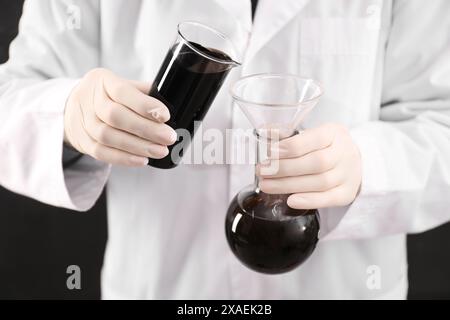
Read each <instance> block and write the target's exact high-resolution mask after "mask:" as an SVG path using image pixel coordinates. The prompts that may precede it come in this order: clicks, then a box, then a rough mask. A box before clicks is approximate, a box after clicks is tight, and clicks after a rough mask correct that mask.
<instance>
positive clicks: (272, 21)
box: [245, 0, 310, 62]
mask: <svg viewBox="0 0 450 320" xmlns="http://www.w3.org/2000/svg"><path fill="white" fill-rule="evenodd" d="M309 1H310V0H277V1H274V0H259V3H258V9H257V10H256V16H255V21H254V25H253V31H252V37H251V40H250V44H249V48H248V50H247V53H246V57H245V61H246V62H248V61H249V60H250V59H252V58H253V57H254V56H255V54H256V53H257V52H258V51H259V50H260V49H261V48H262V47H263V46H264V45H265V44H266V43H267V42H269V40H270V39H271V38H272V37H273V36H274V35H275V34H276V33H277V32H278V31H280V30H281V29H282V28H283V27H284V26H285V25H286V24H287V23H288V22H289V21H290V20H291V19H292V18H294V17H295V16H296V15H297V13H298V12H299V11H300V10H301V9H302V8H304V7H305V5H307V4H308V3H309ZM248 2H250V1H248Z"/></svg>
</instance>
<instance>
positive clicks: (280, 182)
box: [259, 170, 343, 194]
mask: <svg viewBox="0 0 450 320" xmlns="http://www.w3.org/2000/svg"><path fill="white" fill-rule="evenodd" d="M342 180H343V179H342V178H341V176H340V174H339V171H338V170H330V171H327V172H324V173H322V174H313V175H306V176H297V177H286V178H274V179H260V181H259V187H260V188H261V190H262V191H263V192H265V193H268V194H290V193H300V192H322V191H327V190H330V189H332V188H335V187H337V186H338V185H340V184H341V183H342Z"/></svg>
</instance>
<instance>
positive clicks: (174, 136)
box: [169, 130, 178, 143]
mask: <svg viewBox="0 0 450 320" xmlns="http://www.w3.org/2000/svg"><path fill="white" fill-rule="evenodd" d="M177 138H178V135H177V133H176V131H175V130H171V131H170V133H169V139H170V143H175V142H176V141H177Z"/></svg>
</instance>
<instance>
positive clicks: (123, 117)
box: [92, 100, 177, 146]
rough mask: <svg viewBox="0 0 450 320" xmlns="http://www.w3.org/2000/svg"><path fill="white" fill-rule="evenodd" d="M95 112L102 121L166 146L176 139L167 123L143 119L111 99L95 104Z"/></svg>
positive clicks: (173, 131)
mask: <svg viewBox="0 0 450 320" xmlns="http://www.w3.org/2000/svg"><path fill="white" fill-rule="evenodd" d="M95 113H96V116H97V117H98V118H99V119H100V120H101V121H103V122H104V123H106V124H108V125H110V126H112V127H114V128H116V129H119V130H122V131H126V132H128V133H131V134H133V135H135V136H137V137H141V138H143V139H145V140H148V141H151V142H153V143H156V144H161V145H165V146H168V145H172V144H173V143H175V141H176V140H177V134H176V132H175V130H173V129H172V128H171V127H169V126H168V125H166V124H164V123H158V122H155V121H152V120H149V119H145V118H143V117H141V116H140V115H138V114H137V113H135V112H133V111H131V110H130V109H128V108H126V107H125V106H123V105H121V104H118V103H116V102H114V101H111V100H109V101H105V102H104V105H99V106H97V105H96V110H95ZM92 127H95V123H94V124H93V125H92Z"/></svg>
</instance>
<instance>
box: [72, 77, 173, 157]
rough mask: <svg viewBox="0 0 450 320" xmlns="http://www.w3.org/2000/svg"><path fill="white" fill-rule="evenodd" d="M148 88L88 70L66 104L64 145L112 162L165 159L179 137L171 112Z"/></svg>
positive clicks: (147, 86) (143, 84)
mask: <svg viewBox="0 0 450 320" xmlns="http://www.w3.org/2000/svg"><path fill="white" fill-rule="evenodd" d="M149 89H150V85H149V84H145V83H140V82H136V81H130V80H126V79H122V78H120V77H118V76H116V75H115V74H113V73H112V72H111V71H108V70H105V69H94V70H92V71H90V72H88V73H87V74H86V75H85V76H84V77H83V79H82V80H81V82H80V83H79V84H78V85H77V87H76V88H75V89H74V90H73V91H72V93H71V94H70V96H69V98H68V100H67V103H66V109H65V113H64V140H65V142H66V143H69V144H70V145H71V146H72V147H73V148H75V149H76V150H78V151H79V152H81V153H84V154H88V155H90V156H92V157H93V158H95V159H97V160H101V161H104V162H108V163H111V164H119V165H125V166H145V165H146V164H147V163H148V158H155V159H161V158H164V157H165V156H167V154H168V153H169V151H168V148H167V146H168V145H171V144H173V143H174V142H175V141H176V137H177V136H176V133H175V131H174V130H173V129H172V128H171V127H169V126H168V125H166V124H164V122H166V121H167V120H169V118H170V113H169V110H168V109H167V107H166V106H165V105H164V104H163V103H162V102H160V101H158V100H157V99H155V98H153V97H150V96H148V95H147V93H148V92H149Z"/></svg>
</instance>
